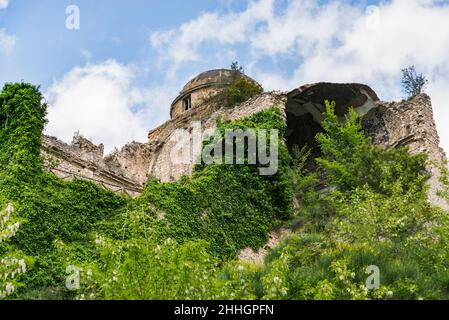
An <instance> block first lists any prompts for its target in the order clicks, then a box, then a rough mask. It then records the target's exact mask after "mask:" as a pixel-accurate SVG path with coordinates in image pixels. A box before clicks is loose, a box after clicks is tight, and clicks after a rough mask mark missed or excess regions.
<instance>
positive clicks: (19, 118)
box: [0, 83, 46, 180]
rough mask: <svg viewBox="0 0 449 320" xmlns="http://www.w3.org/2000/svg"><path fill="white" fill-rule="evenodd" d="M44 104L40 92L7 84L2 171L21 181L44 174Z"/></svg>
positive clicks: (0, 110) (0, 121) (0, 125)
mask: <svg viewBox="0 0 449 320" xmlns="http://www.w3.org/2000/svg"><path fill="white" fill-rule="evenodd" d="M42 100H43V97H42V95H41V93H40V92H39V88H38V87H35V86H33V85H30V84H26V83H16V84H6V85H5V86H4V88H3V90H2V91H1V93H0V148H1V152H0V170H1V171H2V172H5V173H7V174H8V175H13V176H15V177H17V178H18V179H20V180H30V178H31V177H33V176H35V175H36V174H37V173H39V172H40V170H41V158H40V141H41V134H42V130H43V129H44V125H45V121H44V117H45V114H46V105H45V104H42V103H41V102H42Z"/></svg>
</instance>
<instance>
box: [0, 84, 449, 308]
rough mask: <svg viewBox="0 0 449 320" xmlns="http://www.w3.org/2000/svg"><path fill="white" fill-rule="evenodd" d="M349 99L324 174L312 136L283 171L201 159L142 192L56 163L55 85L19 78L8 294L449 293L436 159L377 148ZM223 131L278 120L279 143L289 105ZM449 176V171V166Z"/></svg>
mask: <svg viewBox="0 0 449 320" xmlns="http://www.w3.org/2000/svg"><path fill="white" fill-rule="evenodd" d="M334 107H335V106H334V105H333V104H332V103H326V112H325V114H324V115H325V120H324V121H323V123H322V126H323V129H324V131H323V132H322V133H320V134H319V135H318V136H317V137H316V139H317V142H318V145H319V148H320V157H319V158H318V159H316V163H317V166H318V170H316V171H314V172H309V171H308V169H307V168H308V166H307V165H306V164H307V163H308V161H309V158H310V156H311V152H310V150H308V149H307V147H302V148H299V147H295V148H293V152H292V155H290V154H289V152H288V151H287V148H286V146H285V144H284V143H282V142H281V143H280V146H279V166H278V170H277V173H276V174H274V175H272V176H262V175H260V174H259V165H253V164H244V165H224V164H219V163H214V164H208V165H206V164H204V163H201V164H199V165H197V166H196V168H195V170H194V172H193V175H192V176H191V177H183V178H182V179H181V180H180V181H177V182H171V183H161V182H159V181H156V180H154V179H150V181H148V183H147V185H146V187H145V190H144V192H143V194H142V195H141V196H140V197H138V198H136V199H130V198H128V197H124V196H119V195H116V194H114V193H112V192H110V191H108V190H105V189H104V188H101V187H99V186H96V185H94V184H92V183H90V182H86V181H81V180H73V181H63V180H61V179H59V178H57V177H55V176H53V175H51V174H48V173H45V172H44V171H43V170H42V160H41V158H40V137H41V134H42V129H43V127H44V124H45V113H46V105H45V103H43V100H42V96H41V94H40V93H39V89H38V88H37V87H35V86H32V85H29V84H23V83H22V84H8V85H6V86H5V87H4V88H3V90H2V92H1V93H0V209H1V211H0V212H1V213H0V294H2V297H6V296H7V295H9V297H10V298H26V299H42V298H46V299H62V298H65V299H73V298H76V299H421V298H422V299H447V298H449V290H448V288H449V286H448V284H449V276H448V274H449V270H448V266H449V255H448V254H447V247H448V245H449V236H448V235H449V220H448V215H447V212H445V211H443V210H442V209H439V208H436V207H434V206H432V205H431V204H430V203H429V202H428V201H427V195H426V193H427V187H426V180H427V179H428V172H427V170H426V164H427V159H426V157H425V156H424V155H410V154H409V153H408V152H407V150H405V149H401V148H399V149H381V148H378V147H375V146H373V145H371V143H370V141H369V139H368V138H366V137H365V135H364V133H363V131H362V129H361V124H360V118H359V117H358V116H357V115H356V114H355V113H354V112H353V111H351V112H350V113H349V115H348V116H347V118H346V119H345V120H344V121H341V119H338V118H337V116H335V112H334ZM217 127H218V130H217V132H218V135H219V136H221V137H223V135H224V134H225V132H226V129H241V130H245V129H248V128H253V129H278V130H279V131H278V133H279V138H282V137H283V135H284V131H285V123H284V121H283V119H282V116H281V114H280V111H279V109H278V108H276V107H273V108H270V109H267V110H265V111H262V112H259V113H256V114H254V115H251V116H248V117H245V118H243V119H240V120H237V121H232V122H223V121H221V120H219V121H218V122H217ZM265 138H267V140H269V137H265ZM280 141H282V139H280ZM443 171H444V170H443ZM442 180H443V182H445V181H446V182H447V181H448V179H447V175H445V173H444V172H443V178H442ZM448 185H449V183H448ZM441 194H442V196H444V195H447V194H448V192H447V190H442V193H441ZM9 203H12V204H14V206H8V204H9ZM293 203H295V206H294V207H293ZM13 207H14V208H15V210H12V209H11V208H13ZM19 226H20V228H19ZM280 227H283V228H285V229H290V230H291V231H290V233H289V235H288V236H286V237H285V239H283V241H282V242H281V243H280V244H279V245H278V246H277V247H276V248H274V249H272V250H271V251H269V252H268V254H267V255H266V257H265V259H264V261H263V262H261V263H251V262H243V261H241V260H239V259H238V254H239V252H240V251H241V250H242V249H245V248H248V247H250V248H252V249H254V251H257V250H258V249H260V248H261V247H262V246H263V245H264V244H265V243H266V241H267V240H268V237H269V232H270V231H272V230H273V229H276V228H280ZM69 266H71V268H69V269H67V267H69ZM75 269H76V270H79V273H77V274H76V275H77V276H79V284H80V286H79V288H75V289H76V290H75V291H71V290H69V289H68V288H67V287H66V282H67V276H68V274H67V273H66V270H75ZM367 270H368V273H367ZM372 270H375V271H376V270H377V271H376V272H378V274H377V276H378V277H377V278H376V274H371V272H373V271H372ZM25 271H26V272H25ZM5 275H6V276H5ZM71 276H73V274H72V275H71ZM370 276H371V277H370ZM72 289H73V288H72Z"/></svg>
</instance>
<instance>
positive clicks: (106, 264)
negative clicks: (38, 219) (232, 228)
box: [64, 238, 253, 300]
mask: <svg viewBox="0 0 449 320" xmlns="http://www.w3.org/2000/svg"><path fill="white" fill-rule="evenodd" d="M97 248H98V251H99V252H100V258H99V262H98V263H92V264H90V265H84V266H83V267H82V269H81V272H80V279H81V287H82V290H81V292H79V293H78V298H79V299H107V300H110V299H114V300H117V299H120V300H123V299H126V300H135V299H138V300H163V299H165V300H166V299H169V300H173V299H183V300H204V299H225V298H228V299H243V298H247V299H248V298H253V296H251V294H250V290H249V287H248V283H247V279H246V275H245V274H246V273H245V272H244V270H243V266H234V265H228V266H227V267H226V268H223V269H222V268H220V267H219V265H218V261H217V260H216V259H215V258H214V257H212V256H211V255H210V254H209V253H208V248H207V243H206V242H204V241H194V242H185V243H184V244H178V243H177V242H176V241H174V240H172V239H170V238H168V239H167V240H165V241H164V242H163V243H161V244H156V243H155V242H152V241H151V240H150V241H149V240H148V239H146V240H144V239H142V240H136V239H133V240H129V241H124V242H121V241H120V242H117V241H110V240H106V239H101V240H99V241H97ZM64 249H67V248H64Z"/></svg>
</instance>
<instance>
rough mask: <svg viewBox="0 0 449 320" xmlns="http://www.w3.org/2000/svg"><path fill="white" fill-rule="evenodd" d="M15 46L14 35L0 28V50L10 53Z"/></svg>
mask: <svg viewBox="0 0 449 320" xmlns="http://www.w3.org/2000/svg"><path fill="white" fill-rule="evenodd" d="M0 1H1V0H0ZM15 46H16V37H15V36H13V35H8V34H7V33H6V31H5V30H4V29H0V52H5V53H10V52H11V51H13V50H14V47H15Z"/></svg>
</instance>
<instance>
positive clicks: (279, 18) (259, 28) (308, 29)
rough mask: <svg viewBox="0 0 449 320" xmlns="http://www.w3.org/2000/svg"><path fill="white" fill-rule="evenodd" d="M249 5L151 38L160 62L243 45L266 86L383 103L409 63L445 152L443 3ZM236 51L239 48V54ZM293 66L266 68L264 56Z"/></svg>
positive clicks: (448, 47) (448, 40)
mask: <svg viewBox="0 0 449 320" xmlns="http://www.w3.org/2000/svg"><path fill="white" fill-rule="evenodd" d="M281 3H282V2H276V1H274V0H260V1H251V2H250V3H249V5H248V7H247V9H246V10H244V11H241V12H227V13H225V14H222V15H220V14H217V13H203V14H202V15H200V16H199V17H198V18H196V19H194V20H192V21H189V22H187V23H184V24H182V25H181V26H179V27H177V28H174V29H172V30H167V31H163V32H156V33H153V34H152V35H151V39H150V40H151V44H152V45H153V47H155V48H156V49H157V50H159V51H160V53H161V57H162V58H161V59H162V61H163V62H168V63H173V62H174V66H175V68H179V67H180V66H181V65H182V64H185V65H188V63H190V62H192V61H199V62H201V61H207V59H208V57H216V56H217V55H220V54H224V53H225V52H229V50H231V48H233V47H234V46H235V45H239V46H244V48H245V49H244V51H246V52H250V57H249V58H247V59H248V60H251V62H250V64H249V68H248V67H247V71H249V73H250V74H251V75H253V76H254V77H255V78H256V79H257V80H259V81H260V82H262V83H263V84H264V86H265V87H266V88H267V89H292V88H294V87H297V86H299V85H301V84H304V83H309V82H316V81H336V82H364V83H367V84H369V85H371V86H372V87H373V89H375V90H376V91H377V93H378V94H379V95H380V96H381V97H382V98H384V99H400V98H402V93H401V88H400V70H401V68H403V67H405V66H407V65H410V64H414V65H415V66H416V67H417V69H418V70H419V71H421V72H423V73H424V74H426V75H427V76H428V77H429V78H430V80H431V82H430V84H429V89H428V92H429V93H430V95H431V96H432V98H433V105H434V113H435V118H436V122H437V127H438V129H439V132H440V137H441V139H442V144H443V147H444V148H445V149H446V150H447V151H449V126H446V123H447V122H449V111H448V107H447V106H446V104H447V103H448V101H449V90H448V85H449V76H448V73H447V72H444V71H449V23H448V21H449V5H448V3H447V1H440V0H392V1H382V2H381V4H380V5H379V6H378V7H368V8H367V7H364V6H362V5H361V4H358V5H353V4H351V3H350V2H349V1H345V2H343V1H328V2H323V1H314V0H291V1H289V2H288V3H287V5H286V7H285V8H284V9H280V6H279V5H280V4H281ZM240 52H242V51H240ZM266 58H269V59H271V60H272V61H275V62H276V61H277V59H289V60H291V61H296V62H295V63H293V66H291V70H289V71H290V72H289V74H290V76H288V77H286V76H285V72H284V71H285V70H279V72H276V71H269V72H267V71H265V68H264V67H265V64H264V62H263V60H264V59H266Z"/></svg>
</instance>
